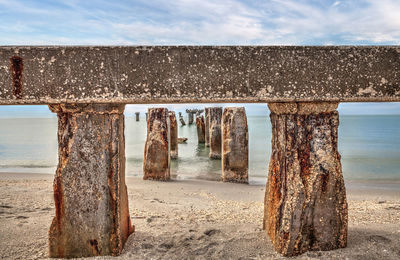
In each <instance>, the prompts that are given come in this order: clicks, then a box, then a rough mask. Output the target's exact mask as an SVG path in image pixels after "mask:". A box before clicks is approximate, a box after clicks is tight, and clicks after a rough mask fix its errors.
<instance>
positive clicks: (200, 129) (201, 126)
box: [196, 115, 205, 144]
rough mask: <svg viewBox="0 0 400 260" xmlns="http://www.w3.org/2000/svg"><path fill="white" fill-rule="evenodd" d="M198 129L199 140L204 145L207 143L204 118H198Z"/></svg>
mask: <svg viewBox="0 0 400 260" xmlns="http://www.w3.org/2000/svg"><path fill="white" fill-rule="evenodd" d="M196 127H197V140H198V142H199V144H200V143H202V144H204V142H205V135H204V134H205V124H204V117H203V116H200V115H198V116H196Z"/></svg>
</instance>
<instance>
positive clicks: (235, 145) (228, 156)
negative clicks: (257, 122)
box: [221, 107, 249, 183]
mask: <svg viewBox="0 0 400 260" xmlns="http://www.w3.org/2000/svg"><path fill="white" fill-rule="evenodd" d="M221 127H222V180H223V181H231V182H242V183H248V181H249V176H248V175H249V173H248V172H249V131H248V127H247V117H246V110H245V108H244V107H226V108H225V109H224V113H223V114H222V126H221Z"/></svg>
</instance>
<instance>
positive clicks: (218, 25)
mask: <svg viewBox="0 0 400 260" xmlns="http://www.w3.org/2000/svg"><path fill="white" fill-rule="evenodd" d="M399 14H400V0H343V1H335V0H325V1H324V0H222V1H215V0H173V1H161V0H153V1H151V0H135V1H128V0H122V1H116V0H90V1H78V0H58V1H57V0H0V45H400V15H399ZM181 106H182V105H175V106H173V107H172V108H176V109H180V107H181ZM264 106H265V105H262V104H260V105H252V106H246V107H248V111H253V112H254V113H261V111H263V109H264ZM128 109H133V110H140V109H142V110H143V111H144V109H145V108H143V107H141V106H139V107H133V108H132V106H128V107H127V110H128ZM36 110H37V111H38V113H45V112H44V111H45V110H47V107H37V106H35V107H32V106H24V107H19V108H16V107H0V116H1V115H3V116H4V115H5V114H6V115H7V114H8V115H9V114H10V113H12V112H13V111H14V113H16V114H18V113H31V112H32V111H33V113H35V111H36ZM18 111H20V112H18ZM21 111H22V112H21ZM340 111H341V112H342V113H344V114H365V113H367V112H368V111H371V112H368V113H378V114H392V113H397V114H400V103H381V104H370V103H359V104H342V105H341V106H340ZM46 113H47V112H46Z"/></svg>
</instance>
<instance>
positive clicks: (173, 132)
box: [168, 111, 178, 159]
mask: <svg viewBox="0 0 400 260" xmlns="http://www.w3.org/2000/svg"><path fill="white" fill-rule="evenodd" d="M168 116H169V124H170V143H171V145H170V146H171V150H170V157H171V159H178V122H177V121H176V116H175V112H174V111H169V112H168Z"/></svg>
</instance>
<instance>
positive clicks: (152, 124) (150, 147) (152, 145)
mask: <svg viewBox="0 0 400 260" xmlns="http://www.w3.org/2000/svg"><path fill="white" fill-rule="evenodd" d="M148 114H149V120H147V139H146V144H145V147H144V161H143V179H144V180H162V181H166V180H169V179H170V138H171V137H170V126H169V125H170V123H169V116H168V109H166V108H149V112H148Z"/></svg>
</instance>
